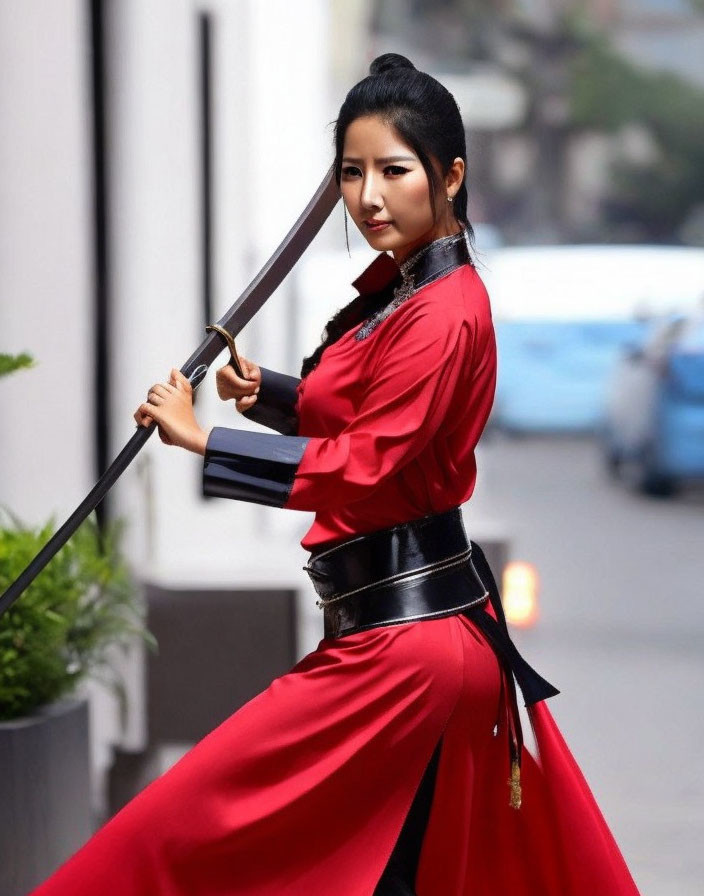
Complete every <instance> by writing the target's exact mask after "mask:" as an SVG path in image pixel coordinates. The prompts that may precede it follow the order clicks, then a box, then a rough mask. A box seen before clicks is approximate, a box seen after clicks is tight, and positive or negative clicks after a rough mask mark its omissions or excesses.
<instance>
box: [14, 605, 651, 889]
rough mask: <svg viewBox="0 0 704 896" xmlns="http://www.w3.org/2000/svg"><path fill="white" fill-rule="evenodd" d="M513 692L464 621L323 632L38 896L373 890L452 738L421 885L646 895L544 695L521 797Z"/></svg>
mask: <svg viewBox="0 0 704 896" xmlns="http://www.w3.org/2000/svg"><path fill="white" fill-rule="evenodd" d="M488 612H491V613H492V615H494V614H493V611H492V610H491V608H488ZM505 691H506V688H505V679H504V673H503V672H502V671H501V667H500V665H499V663H498V661H497V659H496V656H495V655H494V653H493V651H492V649H491V648H490V647H489V645H488V644H487V642H486V641H485V639H484V636H483V635H482V633H481V632H480V631H479V629H478V628H477V627H476V626H475V625H474V623H473V622H471V621H470V620H469V619H467V618H466V617H465V616H462V615H455V616H448V617H445V618H440V619H426V620H421V621H416V622H409V623H404V624H401V625H392V626H383V627H378V628H374V629H370V630H367V631H364V632H359V633H357V634H352V635H347V636H346V637H344V638H338V639H333V638H324V639H323V640H322V641H321V642H320V644H319V645H318V647H317V649H316V650H314V651H313V652H311V653H309V654H308V655H307V656H306V657H304V658H303V659H302V660H301V661H300V662H298V663H297V664H296V665H295V666H294V667H293V668H292V669H291V670H290V671H289V672H287V673H286V674H285V675H282V676H280V677H279V678H276V679H275V680H274V681H273V682H272V683H271V685H270V686H269V687H268V688H267V689H266V690H264V691H263V692H262V693H260V694H259V695H257V696H256V697H254V698H253V699H252V700H250V701H249V702H248V703H247V704H245V705H244V706H243V707H242V708H241V709H239V710H238V711H237V712H235V713H234V714H233V715H232V716H230V718H229V719H227V720H226V721H225V722H223V723H222V724H221V725H220V726H218V727H217V728H216V729H215V730H214V731H212V732H211V733H210V734H209V735H207V736H206V737H205V738H204V739H203V740H201V741H200V742H199V743H198V744H197V745H196V746H195V747H193V749H191V750H190V751H189V752H188V753H187V754H186V755H185V756H184V757H183V758H182V759H181V760H180V761H179V762H177V763H176V765H174V766H173V767H172V768H171V769H170V770H169V771H167V772H166V773H165V774H163V775H162V776H161V777H160V778H158V779H157V780H156V781H154V782H153V783H152V784H150V785H149V786H148V787H146V788H145V789H144V790H143V791H142V792H141V793H140V794H138V795H137V796H136V797H135V798H134V799H133V800H132V801H131V802H130V803H128V804H127V805H126V806H125V807H124V808H123V809H122V810H121V811H120V812H118V813H117V815H115V816H114V817H113V818H112V819H111V820H110V821H109V822H107V824H105V825H104V826H103V827H102V828H101V829H100V830H99V831H98V832H97V833H95V834H94V835H93V837H92V838H91V839H90V840H89V841H88V842H87V843H86V844H85V845H84V846H83V847H82V848H81V849H80V850H79V851H78V852H77V853H75V854H74V855H73V856H72V857H71V858H70V859H69V860H68V861H67V862H65V863H64V864H63V865H62V866H61V867H60V868H59V869H58V871H56V872H55V873H54V874H53V875H52V876H51V877H50V878H49V879H48V880H47V881H46V882H45V883H44V884H43V885H42V886H40V887H39V888H37V889H36V890H35V891H34V893H33V894H30V896H95V893H97V892H100V893H101V896H312V894H313V896H331V894H334V896H372V894H373V893H374V889H375V886H376V884H377V881H378V880H379V878H380V877H381V875H382V873H383V871H384V868H385V866H386V864H387V861H388V860H389V857H390V855H391V853H392V850H393V849H394V845H395V843H396V841H397V838H398V836H399V833H400V831H401V828H402V826H403V823H404V819H405V818H406V816H407V814H408V812H409V808H410V806H411V803H412V801H413V797H414V795H415V793H416V790H417V788H418V785H419V783H420V781H421V778H422V777H423V773H424V771H425V769H426V766H427V765H428V763H429V761H430V759H431V757H432V755H433V752H434V750H435V747H436V746H437V745H438V742H439V741H440V740H441V739H442V740H441V752H440V757H439V764H438V767H437V775H436V779H435V789H434V792H433V798H432V806H431V810H430V816H429V819H428V822H427V827H426V830H425V835H424V839H423V844H422V848H421V851H420V855H419V863H418V872H417V877H416V891H417V894H418V896H470V894H471V896H504V894H506V896H508V894H510V896H595V894H599V896H637V893H638V891H637V889H636V886H635V884H634V882H633V879H632V878H631V875H630V874H629V872H628V869H627V867H626V865H625V862H624V860H623V858H622V856H621V853H620V852H619V849H618V846H617V845H616V843H615V841H614V839H613V836H612V835H611V832H610V831H609V829H608V827H607V825H606V822H605V820H604V818H603V816H602V814H601V812H600V811H599V808H598V806H597V804H596V802H595V800H594V797H593V795H592V793H591V791H590V790H589V787H588V785H587V783H586V781H585V779H584V777H583V775H582V774H581V772H580V770H579V768H578V766H577V764H576V763H575V761H574V759H573V757H572V755H571V754H570V751H569V749H568V747H567V745H566V744H565V742H564V740H563V738H562V736H561V734H560V732H559V730H558V728H557V726H556V724H555V722H554V720H553V718H552V716H551V714H550V712H549V710H548V708H547V706H546V704H545V702H540V703H536V704H534V705H533V706H532V707H530V708H529V710H528V712H529V716H530V720H531V724H532V726H533V732H534V739H535V743H536V746H537V756H535V757H534V756H533V755H532V754H531V753H530V752H529V750H528V749H527V748H525V747H524V750H523V756H522V785H523V801H522V805H521V807H520V809H514V808H512V807H511V806H510V805H509V786H508V778H509V772H510V768H509V750H508V745H507V737H508V730H507V708H508V703H507V700H506V699H505Z"/></svg>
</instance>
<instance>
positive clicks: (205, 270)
mask: <svg viewBox="0 0 704 896" xmlns="http://www.w3.org/2000/svg"><path fill="white" fill-rule="evenodd" d="M198 23H199V62H200V66H199V74H200V83H199V88H200V90H199V94H200V163H201V179H200V183H201V224H202V228H201V255H202V261H201V271H202V274H201V275H202V278H203V279H202V284H203V286H202V289H203V326H205V325H206V324H211V323H213V239H212V236H213V174H212V171H213V166H212V16H211V15H210V14H209V13H207V12H201V13H199V15H198ZM198 335H201V334H198Z"/></svg>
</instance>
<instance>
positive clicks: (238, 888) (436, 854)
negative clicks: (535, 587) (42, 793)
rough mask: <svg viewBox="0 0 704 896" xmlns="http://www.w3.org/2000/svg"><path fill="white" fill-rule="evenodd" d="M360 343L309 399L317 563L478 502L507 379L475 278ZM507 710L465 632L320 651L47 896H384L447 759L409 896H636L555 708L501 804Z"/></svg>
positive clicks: (494, 666) (355, 640) (492, 665)
mask: <svg viewBox="0 0 704 896" xmlns="http://www.w3.org/2000/svg"><path fill="white" fill-rule="evenodd" d="M385 257H386V256H385ZM384 264H386V262H383V261H380V260H379V259H377V261H376V262H375V263H374V264H373V265H372V266H370V269H368V271H367V272H365V275H364V276H372V275H373V273H374V270H375V265H376V269H377V271H378V268H379V265H381V266H383V265H384ZM361 281H362V278H360V280H358V281H356V283H355V285H359V284H360V282H361ZM355 334H356V330H355V329H352V330H350V331H349V332H347V333H346V334H345V335H344V336H343V337H342V338H341V339H340V340H339V341H338V342H337V343H335V344H334V345H332V346H330V347H329V348H328V349H326V351H325V353H324V354H323V357H322V360H321V362H320V364H319V365H318V367H317V368H316V369H315V370H314V371H313V372H312V373H311V374H309V376H308V377H307V378H306V379H305V380H304V381H303V382H302V383H301V385H300V386H299V390H298V393H299V401H298V417H299V428H298V435H299V436H306V437H308V438H309V441H308V443H307V445H306V447H305V451H304V453H303V455H302V457H301V460H300V464H299V465H298V468H297V471H296V475H295V478H294V481H293V487H292V489H291V492H290V495H289V497H288V500H287V503H286V506H287V507H289V508H292V509H304V510H314V511H315V512H316V517H315V522H314V524H313V526H312V528H311V530H310V531H309V532H308V533H307V535H306V537H305V539H304V541H303V545H304V547H306V548H312V547H314V546H317V545H319V544H322V543H328V542H332V541H335V540H340V539H342V538H346V537H349V536H350V535H355V534H359V533H363V532H368V531H372V530H375V529H380V528H384V527H386V526H389V525H392V524H395V523H398V522H403V521H405V520H409V519H413V518H417V517H420V516H423V515H426V514H428V513H433V512H438V511H443V510H447V509H449V508H451V507H455V506H457V505H458V504H461V503H462V502H463V501H465V500H466V499H467V498H469V496H470V495H471V493H472V490H473V487H474V482H475V475H476V465H475V456H474V450H475V447H476V444H477V441H478V439H479V436H480V435H481V432H482V429H483V427H484V425H485V423H486V420H487V417H488V415H489V411H490V408H491V404H492V400H493V395H494V385H495V376H496V349H495V343H494V333H493V327H492V322H491V313H490V307H489V301H488V297H487V294H486V291H485V289H484V287H483V284H482V282H481V280H480V278H479V276H478V274H477V273H476V271H475V270H474V268H473V267H472V266H471V265H467V264H465V265H462V266H461V267H459V268H457V269H455V270H453V271H451V272H450V273H449V274H448V275H447V276H443V277H440V278H439V279H436V280H435V281H434V282H432V283H430V284H429V285H427V286H425V287H423V288H422V289H420V290H419V291H418V292H416V293H415V294H414V295H412V296H411V298H410V299H408V300H407V301H406V302H405V303H404V304H402V305H401V306H400V307H398V308H397V309H396V310H395V311H394V312H393V313H392V314H390V316H389V317H388V318H387V319H386V320H384V321H382V322H381V323H380V324H379V325H378V326H377V328H376V329H375V330H374V331H373V332H372V333H370V335H369V336H367V338H365V339H357V338H356V335H355ZM279 438H286V437H285V436H281V437H279ZM311 599H312V598H311ZM489 612H492V611H491V610H489ZM503 697H504V679H503V676H502V672H501V671H500V667H499V663H498V662H497V659H496V656H495V654H494V653H493V651H492V650H491V648H490V647H489V646H488V644H487V642H486V641H485V639H484V637H483V635H482V634H481V632H480V631H479V629H478V628H476V627H475V625H474V624H473V623H472V622H471V621H470V620H469V619H468V618H466V617H465V616H462V615H454V616H448V617H444V618H439V619H426V620H421V621H414V622H409V623H404V624H400V625H393V626H382V627H378V628H373V629H370V630H367V631H363V632H358V633H356V634H351V635H347V636H345V637H343V638H338V639H333V638H323V639H322V640H321V641H320V643H319V645H318V647H317V649H316V650H315V651H313V652H311V653H310V654H308V655H307V656H306V657H304V658H303V659H302V660H301V661H300V662H298V663H297V664H296V665H295V666H294V667H293V668H292V669H291V670H290V671H289V672H288V673H286V674H285V675H282V676H280V677H279V678H277V679H275V680H274V681H273V682H272V683H271V685H270V686H269V687H268V688H267V689H266V690H265V691H263V692H262V693H260V694H259V695H258V696H256V697H255V698H254V699H252V700H250V701H249V702H248V703H247V704H245V706H243V707H242V708H241V709H239V710H238V711H237V712H235V713H234V714H233V715H232V716H231V717H230V718H229V719H227V720H226V721H225V722H223V723H222V724H221V725H220V726H219V727H217V728H216V729H215V730H214V731H213V732H211V733H210V734H209V735H208V736H206V737H205V738H204V739H203V740H202V741H200V742H199V743H198V744H197V745H196V746H195V747H194V748H193V749H191V750H190V751H189V752H188V753H187V754H186V755H185V756H184V757H183V758H182V759H181V760H180V761H179V762H178V763H176V765H175V766H174V767H173V768H171V769H170V770H169V771H168V772H166V773H165V774H164V775H162V776H161V777H160V778H158V779H157V780H156V781H154V782H153V783H152V784H150V785H149V786H148V787H146V788H145V790H143V791H142V793H140V794H139V795H138V796H137V797H135V798H134V799H133V800H132V801H131V802H130V803H129V804H128V805H127V806H125V807H124V808H123V809H122V810H121V811H120V812H119V813H118V814H117V815H116V816H115V817H114V818H113V819H112V820H110V821H109V822H108V823H107V824H106V825H104V826H103V827H102V828H101V829H100V830H99V831H98V832H97V833H96V834H95V835H94V836H93V837H92V838H91V840H89V842H88V843H87V844H86V845H85V846H84V847H83V848H82V849H81V850H79V851H78V852H77V853H76V854H75V855H74V856H73V857H72V858H71V859H69V860H68V862H66V863H65V864H64V865H63V866H62V867H61V868H60V869H59V870H58V871H57V872H56V873H55V874H54V875H53V876H52V877H51V878H50V879H49V880H48V881H47V882H46V883H45V884H44V885H43V886H41V887H39V888H38V889H37V890H36V891H35V896H89V894H90V896H94V894H95V893H97V892H100V893H101V896H235V894H236V896H372V894H373V893H374V889H375V886H376V884H377V881H378V880H379V878H380V876H381V874H382V872H383V870H384V868H385V866H386V863H387V861H388V859H389V856H390V854H391V852H392V850H393V848H394V844H395V843H396V840H397V838H398V836H399V832H400V830H401V827H402V825H403V822H404V818H405V817H406V815H407V813H408V811H409V807H410V806H411V803H412V800H413V797H414V794H415V792H416V789H417V788H418V785H419V782H420V780H421V777H422V776H423V773H424V770H425V768H426V766H427V765H428V763H429V761H430V759H431V756H432V754H433V751H434V749H435V747H436V745H437V744H438V742H439V741H440V740H441V739H442V742H441V747H442V749H441V753H440V759H439V765H438V768H437V777H436V781H435V789H434V794H433V801H432V808H431V812H430V817H429V820H428V823H427V828H426V831H425V836H424V840H423V845H422V849H421V852H420V858H419V865H418V873H417V878H416V892H417V894H418V896H470V894H471V896H504V894H506V896H508V894H510V896H637V890H636V887H635V884H634V882H633V880H632V878H631V876H630V874H629V872H628V869H627V867H626V865H625V863H624V861H623V858H622V856H621V854H620V852H619V849H618V847H617V845H616V843H615V841H614V839H613V837H612V835H611V833H610V831H609V829H608V827H607V825H606V823H605V821H604V819H603V817H602V815H601V812H600V811H599V808H598V806H597V804H596V802H595V800H594V798H593V796H592V794H591V792H590V790H589V787H588V786H587V783H586V781H585V780H584V778H583V776H582V774H581V772H580V770H579V768H578V767H577V765H576V763H575V761H574V759H573V758H572V756H571V754H570V752H569V749H568V747H567V746H566V744H565V742H564V740H563V739H562V737H561V735H560V732H559V730H558V728H557V726H556V724H555V722H554V720H553V718H552V716H551V714H550V712H549V710H548V708H547V706H546V704H545V703H544V702H539V703H536V704H534V705H533V706H531V707H530V708H529V715H530V720H531V723H532V726H533V730H534V736H535V741H536V744H537V750H538V755H537V756H535V757H533V756H532V755H531V754H530V753H529V752H528V750H527V749H526V748H524V753H523V773H522V783H523V803H522V806H521V808H520V809H514V808H512V807H511V806H510V805H509V788H508V784H507V778H508V774H509V753H508V749H507V740H506V738H507V736H508V735H507V717H506V701H505V700H504V699H503ZM495 726H496V727H495Z"/></svg>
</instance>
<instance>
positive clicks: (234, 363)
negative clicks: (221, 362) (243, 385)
mask: <svg viewBox="0 0 704 896" xmlns="http://www.w3.org/2000/svg"><path fill="white" fill-rule="evenodd" d="M205 329H206V332H209V331H211V330H212V332H213V333H217V334H218V336H222V338H223V339H224V340H225V344H226V345H227V347H228V348H229V349H230V362H229V363H230V367H232V369H233V370H234V371H235V373H236V374H237V376H238V377H240V379H243V380H246V379H249V377H246V376H245V375H244V371H243V370H242V367H241V365H240V359H239V358H238V356H237V349H236V347H235V340H234V339H233V337H232V335H231V334H230V333H228V332H227V330H226V329H225V328H224V327H221V326H220V325H219V324H208V326H207V327H206V328H205Z"/></svg>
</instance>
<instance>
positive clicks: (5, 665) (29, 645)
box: [0, 511, 157, 720]
mask: <svg viewBox="0 0 704 896" xmlns="http://www.w3.org/2000/svg"><path fill="white" fill-rule="evenodd" d="M4 513H5V516H6V518H7V520H8V525H5V526H2V527H0V593H1V592H2V591H4V590H5V589H6V588H7V587H8V585H10V583H11V582H12V581H14V579H15V578H16V577H17V576H18V575H19V573H20V572H21V571H22V570H23V569H24V568H25V567H26V566H27V564H28V563H29V562H30V561H31V559H32V557H34V555H35V554H36V553H37V552H38V551H39V550H40V549H41V547H42V546H43V545H44V544H45V543H46V542H47V541H48V539H49V538H50V537H51V535H52V534H53V531H54V523H53V521H52V522H50V523H48V524H47V525H45V526H43V527H42V528H39V529H32V528H30V527H28V526H25V525H23V524H21V523H20V522H19V521H18V520H16V519H15V518H14V517H12V516H11V515H10V514H9V512H8V511H5V512H4ZM122 528H123V527H122V524H121V523H113V524H112V525H111V526H110V527H107V529H106V530H105V531H101V530H100V529H99V527H98V525H97V522H96V521H95V519H94V518H92V517H91V518H89V519H88V520H86V522H85V523H83V525H82V526H81V528H80V529H78V531H77V532H76V533H75V534H74V535H73V536H72V538H71V539H70V540H69V541H68V542H67V543H66V544H65V545H64V546H63V547H62V548H61V550H60V551H59V552H58V553H57V554H56V556H55V557H54V558H53V559H52V560H51V561H50V563H49V564H48V565H47V566H46V568H45V569H44V571H43V572H42V574H41V575H39V576H38V577H37V578H36V579H35V580H34V582H33V583H32V584H31V585H30V586H29V587H28V588H27V590H26V591H25V593H24V594H23V595H22V597H21V598H20V599H19V600H18V601H16V603H15V604H13V606H12V607H11V608H10V609H9V610H8V611H7V612H6V613H5V614H4V615H3V616H2V617H0V720H6V719H11V718H16V717H18V716H22V715H26V714H27V713H30V712H32V711H33V710H34V709H36V708H37V707H39V706H42V705H44V704H46V703H49V702H51V701H52V700H56V699H57V698H59V697H60V696H62V695H64V694H66V693H67V692H69V691H71V690H72V689H73V687H74V686H75V685H76V684H77V682H78V681H79V680H80V679H81V678H83V676H85V675H86V674H88V673H90V674H91V675H93V676H95V677H98V678H100V679H101V680H102V681H103V682H104V683H106V684H108V685H109V686H111V687H112V689H113V690H114V691H115V693H116V694H117V696H118V698H119V700H120V707H121V710H122V712H123V713H124V709H125V692H124V686H123V683H122V681H121V679H120V676H119V673H118V672H117V670H116V669H115V668H114V666H113V665H112V664H111V661H110V647H111V646H112V645H118V646H119V647H121V648H122V649H123V650H126V649H127V646H128V645H129V644H131V643H132V642H133V640H134V637H135V636H138V637H140V638H142V639H144V641H145V642H146V643H147V645H148V646H149V647H150V648H151V649H154V650H155V649H156V647H157V644H156V640H155V639H154V637H153V635H152V634H151V633H150V632H149V631H148V630H147V629H146V628H145V627H144V625H143V623H142V607H141V601H140V600H139V597H138V592H137V590H136V589H135V587H134V586H133V584H132V582H131V580H130V575H129V572H128V569H127V565H126V563H125V561H124V559H123V557H122V555H121V553H120V549H119V541H120V537H121V532H122Z"/></svg>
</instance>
